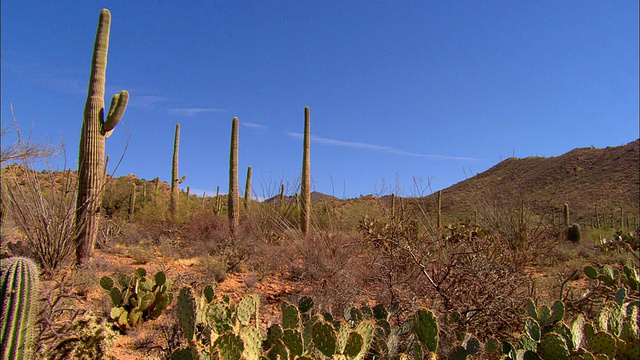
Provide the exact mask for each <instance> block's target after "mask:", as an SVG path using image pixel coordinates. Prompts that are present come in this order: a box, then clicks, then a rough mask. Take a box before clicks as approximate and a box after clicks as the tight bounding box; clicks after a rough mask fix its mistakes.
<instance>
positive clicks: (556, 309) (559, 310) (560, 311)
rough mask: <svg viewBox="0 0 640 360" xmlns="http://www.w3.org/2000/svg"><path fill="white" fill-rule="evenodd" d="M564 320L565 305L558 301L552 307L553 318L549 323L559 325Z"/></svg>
mask: <svg viewBox="0 0 640 360" xmlns="http://www.w3.org/2000/svg"><path fill="white" fill-rule="evenodd" d="M563 318H564V303H563V302H562V301H560V300H556V301H555V302H554V303H553V306H552V307H551V316H550V317H549V323H550V324H553V323H557V322H559V321H562V319H563Z"/></svg>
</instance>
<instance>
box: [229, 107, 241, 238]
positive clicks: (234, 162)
mask: <svg viewBox="0 0 640 360" xmlns="http://www.w3.org/2000/svg"><path fill="white" fill-rule="evenodd" d="M238 192H239V191H238V118H237V117H234V118H233V120H232V121H231V149H230V150H229V199H228V201H229V204H228V206H229V209H228V215H229V230H230V231H231V235H232V236H235V234H236V229H237V228H238V223H239V220H240V208H239V207H238V205H239V203H240V199H239V195H238Z"/></svg>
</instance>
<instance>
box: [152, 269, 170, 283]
mask: <svg viewBox="0 0 640 360" xmlns="http://www.w3.org/2000/svg"><path fill="white" fill-rule="evenodd" d="M153 279H154V280H155V282H156V285H158V286H162V285H164V284H165V283H166V282H167V275H165V273H164V271H158V272H157V273H156V276H154V278H153Z"/></svg>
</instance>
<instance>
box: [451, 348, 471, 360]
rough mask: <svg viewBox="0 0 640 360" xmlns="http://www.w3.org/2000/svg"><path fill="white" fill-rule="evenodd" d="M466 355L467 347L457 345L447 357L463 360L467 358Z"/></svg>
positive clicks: (453, 359) (452, 359)
mask: <svg viewBox="0 0 640 360" xmlns="http://www.w3.org/2000/svg"><path fill="white" fill-rule="evenodd" d="M467 355H468V354H467V349H465V348H463V347H462V346H460V345H458V346H456V347H455V348H454V349H453V351H452V352H451V355H450V356H449V359H451V360H465V359H466V358H467Z"/></svg>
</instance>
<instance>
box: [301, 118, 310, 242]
mask: <svg viewBox="0 0 640 360" xmlns="http://www.w3.org/2000/svg"><path fill="white" fill-rule="evenodd" d="M309 123H310V121H309V107H308V106H305V108H304V141H303V150H302V184H301V189H300V200H301V210H302V211H301V212H300V224H301V228H302V233H303V234H304V235H307V234H308V232H309V227H310V225H311V164H310V162H311V153H310V148H311V132H310V129H309V125H310V124H309Z"/></svg>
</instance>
